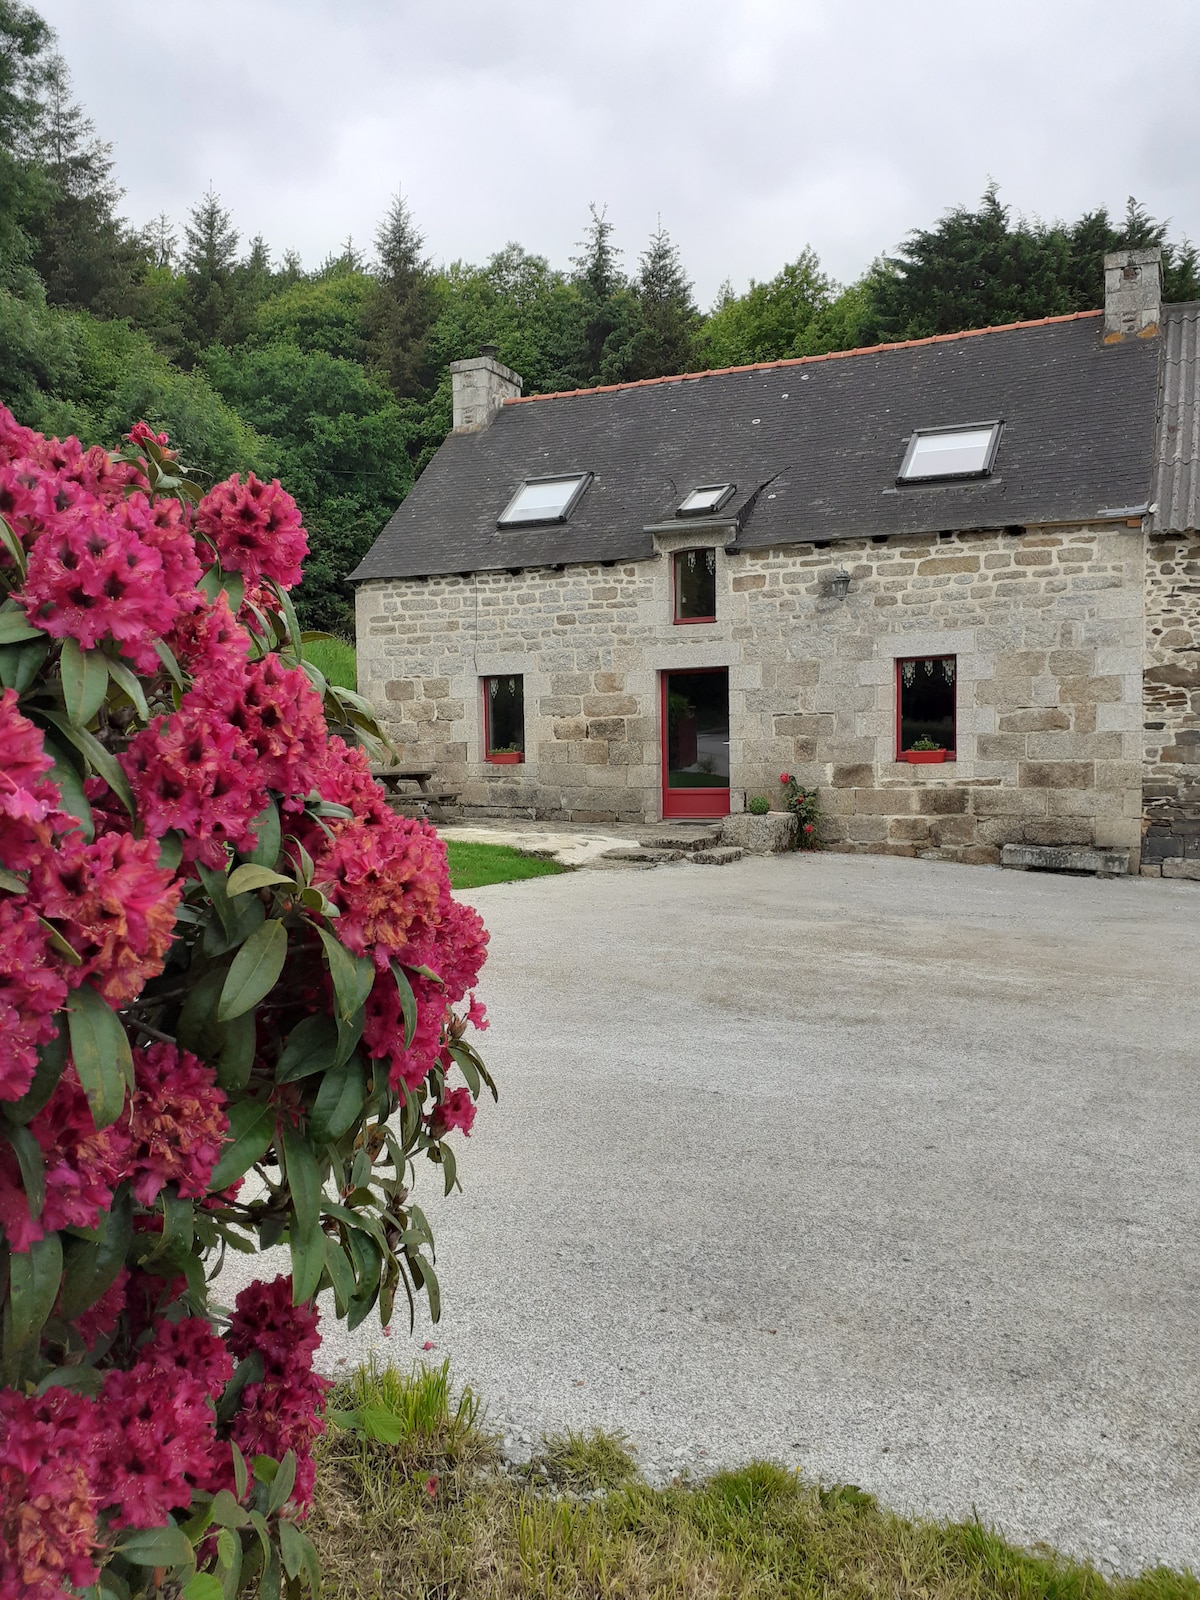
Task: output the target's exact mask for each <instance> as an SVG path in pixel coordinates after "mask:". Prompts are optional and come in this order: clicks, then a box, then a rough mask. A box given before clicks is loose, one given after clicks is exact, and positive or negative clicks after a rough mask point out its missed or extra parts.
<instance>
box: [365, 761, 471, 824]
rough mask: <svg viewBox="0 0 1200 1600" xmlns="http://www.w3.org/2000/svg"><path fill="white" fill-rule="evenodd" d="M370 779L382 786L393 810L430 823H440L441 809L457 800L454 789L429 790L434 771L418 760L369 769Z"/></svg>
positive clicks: (443, 813)
mask: <svg viewBox="0 0 1200 1600" xmlns="http://www.w3.org/2000/svg"><path fill="white" fill-rule="evenodd" d="M371 776H372V777H373V778H374V779H375V780H376V782H377V783H380V784H382V786H383V789H384V793H385V794H386V795H387V797H388V804H389V805H390V806H391V807H392V809H393V810H394V811H403V812H405V813H408V812H410V811H416V812H417V813H418V814H419V815H422V816H428V817H430V818H431V820H432V821H434V822H444V821H445V820H446V813H445V811H444V809H443V807H445V806H452V805H453V804H454V803H455V801H456V800H457V799H458V790H457V789H450V788H447V787H445V786H443V787H441V788H435V787H433V780H434V778H436V776H437V772H436V769H435V768H433V767H431V766H429V765H428V764H424V763H421V762H418V761H400V762H397V763H396V765H395V766H392V767H376V766H373V767H372V768H371ZM413 785H415V786H416V787H415V788H414V787H413Z"/></svg>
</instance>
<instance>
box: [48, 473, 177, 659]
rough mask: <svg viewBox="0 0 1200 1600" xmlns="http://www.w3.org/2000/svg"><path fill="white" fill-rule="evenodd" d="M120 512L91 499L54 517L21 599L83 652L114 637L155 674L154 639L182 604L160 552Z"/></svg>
mask: <svg viewBox="0 0 1200 1600" xmlns="http://www.w3.org/2000/svg"><path fill="white" fill-rule="evenodd" d="M122 512H123V507H116V508H111V509H110V508H108V507H106V506H105V505H104V504H103V503H102V502H101V501H99V500H95V499H90V498H89V499H87V500H81V501H80V502H79V503H78V504H77V505H74V506H72V507H70V508H69V509H68V510H66V511H64V512H62V513H61V514H60V515H58V516H56V517H54V518H53V519H52V520H51V521H50V522H48V523H47V525H46V528H45V531H44V532H43V533H41V534H40V535H39V536H38V538H36V539H35V540H34V542H33V546H32V548H31V549H30V552H29V567H28V571H27V572H26V574H25V583H24V587H23V591H22V592H21V593H20V594H19V595H18V596H17V598H18V599H19V600H20V601H21V603H22V604H23V605H24V607H25V613H26V615H27V616H28V618H29V620H30V622H32V623H33V624H34V625H35V626H36V627H38V628H41V629H43V630H44V631H45V632H46V633H49V634H51V635H52V636H53V637H54V638H56V639H64V638H71V639H74V640H76V641H77V643H78V644H79V645H80V646H81V647H82V648H83V649H85V650H91V649H94V648H95V646H96V645H98V644H100V643H102V642H103V641H104V640H106V639H113V640H115V641H116V642H117V644H119V645H120V647H121V652H122V654H123V655H125V656H127V657H128V658H129V660H130V661H131V662H132V663H133V665H134V666H135V667H136V668H137V670H138V671H139V672H154V671H155V670H156V669H157V667H158V656H157V653H156V652H155V649H154V641H155V639H159V638H161V637H162V636H163V635H164V634H165V633H166V632H167V631H168V629H169V628H170V627H171V625H172V623H173V622H174V621H175V618H176V617H177V616H178V615H179V610H180V602H179V601H178V600H177V599H175V598H174V597H173V596H172V595H171V594H170V593H169V592H168V589H167V585H166V580H165V578H164V574H163V558H162V555H161V554H160V553H159V551H158V550H157V549H155V548H154V546H153V545H150V544H147V543H146V542H145V541H144V540H143V539H141V538H139V536H138V534H137V532H136V531H135V529H134V527H133V526H132V525H131V524H130V522H129V520H128V518H127V517H126V516H125V515H123V514H122Z"/></svg>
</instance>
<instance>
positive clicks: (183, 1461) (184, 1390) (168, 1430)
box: [97, 1342, 217, 1528]
mask: <svg viewBox="0 0 1200 1600" xmlns="http://www.w3.org/2000/svg"><path fill="white" fill-rule="evenodd" d="M176 1353H177V1352H176V1351H174V1350H170V1349H168V1350H167V1351H165V1352H164V1351H163V1349H162V1347H161V1346H159V1345H157V1342H155V1343H152V1344H151V1345H150V1346H149V1347H148V1348H147V1349H146V1350H143V1351H142V1352H140V1354H139V1359H138V1361H137V1362H136V1363H135V1364H134V1365H133V1366H132V1367H130V1368H129V1369H128V1370H127V1371H121V1370H119V1369H110V1370H109V1371H108V1372H106V1373H105V1375H104V1390H103V1393H102V1395H101V1398H100V1402H99V1409H100V1412H101V1415H102V1417H103V1419H104V1434H103V1438H104V1443H105V1446H106V1448H105V1451H104V1455H103V1458H102V1460H101V1462H100V1463H99V1466H98V1470H97V1480H98V1486H99V1490H98V1492H99V1498H100V1500H101V1503H102V1504H103V1506H104V1507H105V1508H106V1510H107V1512H108V1515H109V1518H110V1519H111V1521H112V1523H113V1524H114V1526H116V1527H118V1528H158V1527H161V1526H162V1525H163V1523H165V1522H166V1520H167V1518H168V1517H169V1516H170V1514H171V1512H172V1511H174V1510H176V1509H177V1508H179V1507H184V1506H187V1505H190V1503H191V1499H192V1492H193V1490H194V1489H197V1488H202V1487H203V1488H207V1486H208V1485H209V1483H210V1482H211V1480H212V1477H213V1465H214V1460H215V1454H216V1452H215V1445H216V1420H217V1419H216V1413H215V1411H214V1410H213V1406H212V1395H211V1394H210V1392H209V1390H208V1389H207V1388H206V1387H205V1385H204V1383H203V1382H202V1381H201V1380H200V1378H199V1377H197V1376H196V1375H195V1374H193V1373H190V1372H185V1371H184V1370H182V1369H181V1368H180V1367H179V1365H178V1364H177V1362H176V1360H175V1359H174V1358H175V1355H176ZM206 1353H207V1351H206ZM208 1370H209V1371H210V1372H211V1371H212V1367H211V1364H210V1366H209V1369H208Z"/></svg>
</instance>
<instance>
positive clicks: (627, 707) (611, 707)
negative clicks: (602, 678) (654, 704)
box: [583, 694, 640, 717]
mask: <svg viewBox="0 0 1200 1600" xmlns="http://www.w3.org/2000/svg"><path fill="white" fill-rule="evenodd" d="M639 710H640V707H639V705H638V703H637V699H636V697H635V696H634V695H631V694H594V695H585V696H584V697H583V714H584V716H585V717H636V716H637V714H638V711H639Z"/></svg>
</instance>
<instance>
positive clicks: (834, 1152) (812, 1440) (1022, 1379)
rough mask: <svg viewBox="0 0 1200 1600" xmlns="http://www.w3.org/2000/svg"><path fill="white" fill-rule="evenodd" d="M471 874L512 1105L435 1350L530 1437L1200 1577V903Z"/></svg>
mask: <svg viewBox="0 0 1200 1600" xmlns="http://www.w3.org/2000/svg"><path fill="white" fill-rule="evenodd" d="M467 898H468V899H470V900H471V901H472V902H473V903H474V904H475V905H477V906H478V907H479V908H480V910H481V911H482V912H483V914H484V917H485V919H486V921H487V923H488V926H489V927H490V929H491V932H492V956H491V959H490V961H489V964H488V966H487V968H486V969H485V975H484V976H485V984H484V997H485V998H486V1000H487V1002H488V1004H489V1008H490V1010H491V1013H492V1018H493V1026H492V1028H491V1030H490V1032H489V1033H488V1034H486V1035H484V1037H483V1039H482V1041H481V1044H482V1046H483V1048H484V1052H485V1055H486V1057H487V1059H488V1060H489V1062H490V1064H491V1065H492V1066H493V1068H494V1069H495V1071H496V1074H497V1076H498V1079H499V1081H500V1085H501V1102H500V1106H499V1107H498V1108H491V1107H490V1104H489V1106H487V1107H485V1108H484V1110H483V1111H482V1112H481V1114H480V1117H479V1121H478V1123H477V1126H476V1131H475V1133H474V1135H473V1136H472V1138H471V1140H470V1142H469V1144H468V1145H467V1146H466V1147H465V1148H464V1149H463V1151H462V1154H461V1156H460V1164H459V1170H460V1174H461V1176H462V1179H463V1183H464V1187H465V1190H466V1193H465V1195H461V1196H456V1197H455V1198H454V1199H453V1200H451V1201H450V1202H449V1203H447V1204H445V1205H444V1206H443V1205H431V1206H430V1211H431V1214H432V1215H433V1217H434V1221H435V1228H436V1231H437V1234H438V1246H439V1266H440V1275H441V1283H442V1296H443V1303H444V1306H445V1312H444V1318H443V1321H442V1322H441V1324H439V1326H438V1327H437V1328H436V1329H434V1330H432V1331H430V1330H429V1329H428V1328H427V1327H423V1328H419V1329H418V1334H417V1341H416V1343H417V1345H418V1346H419V1344H420V1342H421V1340H422V1339H424V1338H426V1337H428V1338H431V1339H432V1340H433V1341H434V1343H435V1345H436V1351H437V1355H436V1356H435V1357H434V1359H437V1358H438V1357H440V1356H441V1355H442V1354H449V1355H450V1356H451V1358H452V1362H453V1372H454V1374H455V1376H456V1378H457V1379H458V1380H460V1381H462V1380H467V1379H469V1380H471V1381H472V1382H474V1383H476V1384H477V1385H478V1386H479V1388H480V1389H481V1390H482V1392H483V1394H484V1396H485V1398H486V1400H487V1401H488V1404H489V1406H490V1409H491V1412H492V1416H493V1418H494V1419H499V1420H500V1421H501V1422H502V1424H503V1425H504V1426H505V1427H506V1428H508V1429H509V1430H510V1432H512V1434H513V1436H514V1438H515V1439H516V1440H517V1442H518V1445H519V1439H520V1434H521V1432H522V1431H524V1432H525V1433H526V1434H527V1435H529V1436H532V1437H536V1434H537V1432H538V1431H539V1430H540V1429H542V1428H551V1427H553V1428H561V1427H564V1426H567V1425H570V1426H573V1427H586V1426H591V1425H602V1426H604V1427H608V1428H622V1429H624V1430H626V1431H627V1432H628V1433H629V1435H630V1436H631V1437H632V1439H633V1440H634V1441H635V1443H636V1444H637V1446H638V1448H639V1452H640V1454H641V1457H642V1459H643V1461H644V1462H647V1463H649V1465H650V1466H651V1468H652V1470H653V1471H654V1472H655V1473H662V1472H664V1471H665V1472H669V1471H670V1470H671V1469H672V1468H673V1467H676V1466H680V1465H682V1466H691V1467H692V1468H694V1469H696V1468H698V1469H700V1470H707V1469H708V1468H709V1467H710V1466H712V1465H714V1464H732V1463H738V1462H743V1461H745V1460H746V1459H747V1458H749V1457H751V1456H754V1455H760V1456H771V1457H774V1458H776V1459H778V1460H781V1461H783V1462H785V1463H787V1464H789V1465H795V1466H799V1467H801V1468H802V1469H803V1471H804V1472H805V1473H807V1474H809V1475H811V1476H815V1477H819V1478H822V1479H824V1480H827V1481H828V1480H842V1481H851V1482H854V1483H857V1484H860V1485H862V1486H863V1487H864V1488H866V1489H869V1490H871V1491H873V1492H874V1493H877V1494H878V1495H880V1496H881V1498H882V1499H883V1500H884V1501H885V1502H887V1503H888V1504H890V1505H891V1506H893V1507H895V1508H897V1509H900V1510H916V1511H920V1512H924V1513H932V1514H934V1515H946V1516H953V1517H964V1516H966V1517H969V1516H970V1515H971V1512H972V1507H974V1508H976V1509H977V1511H978V1514H979V1516H980V1517H981V1518H982V1519H983V1520H984V1521H985V1522H990V1523H994V1524H995V1525H997V1526H998V1527H1000V1528H1001V1529H1002V1530H1003V1531H1004V1532H1005V1533H1006V1534H1007V1535H1009V1536H1010V1537H1013V1538H1016V1539H1018V1540H1021V1541H1025V1542H1032V1541H1034V1540H1037V1539H1044V1540H1047V1541H1048V1542H1050V1543H1052V1544H1055V1545H1057V1546H1058V1547H1060V1548H1062V1549H1065V1550H1069V1551H1071V1552H1074V1553H1077V1554H1081V1555H1086V1556H1090V1557H1092V1558H1093V1559H1095V1560H1097V1561H1100V1562H1103V1563H1106V1564H1109V1565H1111V1566H1115V1567H1119V1568H1121V1569H1123V1570H1131V1569H1136V1568H1139V1567H1141V1566H1144V1565H1148V1564H1153V1563H1156V1562H1159V1561H1163V1562H1167V1563H1169V1564H1171V1565H1176V1566H1180V1565H1194V1566H1198V1567H1200V1496H1198V1494H1197V1490H1198V1488H1200V1374H1198V1369H1197V1360H1196V1355H1197V1346H1198V1344H1200V1328H1198V1322H1197V1309H1198V1307H1197V1289H1198V1287H1200V1241H1198V1230H1197V1212H1198V1210H1200V1198H1198V1186H1197V1181H1196V1145H1197V1130H1198V1123H1200V1086H1198V1082H1197V1069H1198V1046H1197V1041H1198V1039H1200V999H1198V996H1197V974H1198V973H1200V889H1197V887H1195V886H1193V885H1189V884H1171V883H1165V882H1162V881H1154V880H1148V879H1130V880H1119V881H1113V882H1098V881H1096V880H1092V879H1065V878H1059V877H1047V876H1040V875H1033V874H1020V873H1007V872H1001V871H1000V870H998V869H982V868H966V867H957V866H951V865H945V864H940V863H933V862H922V861H907V860H903V861H898V860H891V859H888V858H884V857H852V856H841V855H823V856H786V857H774V858H762V857H759V858H751V859H748V860H746V861H743V862H740V863H738V864H737V865H736V866H732V867H725V868H721V869H714V868H706V867H698V866H691V865H680V866H673V867H663V868H658V869H656V870H654V871H649V872H627V873H603V874H601V873H593V872H579V873H574V874H571V875H569V876H564V877H561V878H552V879H540V880H534V881H530V882H524V883H518V884H509V885H497V886H494V887H490V888H485V889H479V890H475V891H473V892H472V893H471V894H470V895H468V896H467ZM421 1176H422V1179H423V1180H424V1177H425V1175H424V1174H422V1175H421ZM428 1176H429V1178H430V1179H431V1180H432V1179H434V1177H435V1175H434V1173H433V1172H432V1170H430V1172H429V1175H428ZM425 1187H426V1189H427V1195H426V1197H425V1198H427V1199H430V1198H432V1194H433V1190H434V1188H435V1183H434V1182H433V1181H430V1182H429V1183H428V1184H427V1185H425ZM372 1346H374V1347H376V1348H378V1349H379V1351H380V1352H381V1353H382V1354H384V1355H386V1356H388V1357H390V1358H392V1359H394V1360H397V1361H399V1362H407V1361H408V1360H409V1359H410V1357H411V1356H412V1354H413V1348H414V1347H413V1344H412V1343H410V1342H409V1340H408V1337H407V1327H406V1326H402V1325H401V1323H400V1321H399V1319H398V1320H397V1323H396V1324H395V1326H394V1328H393V1332H392V1337H391V1338H390V1339H383V1338H381V1336H380V1330H379V1328H378V1327H377V1326H371V1327H366V1328H363V1329H360V1330H359V1331H358V1332H357V1333H356V1334H355V1335H354V1336H353V1338H352V1339H346V1338H345V1337H343V1336H341V1330H340V1329H335V1327H334V1325H333V1323H332V1319H328V1320H327V1322H326V1345H325V1349H324V1352H323V1363H324V1365H325V1366H326V1368H327V1370H330V1371H337V1370H344V1363H345V1362H347V1361H353V1360H357V1359H361V1358H362V1357H363V1356H364V1355H365V1354H366V1352H367V1351H368V1349H369V1348H371V1347H372Z"/></svg>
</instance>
